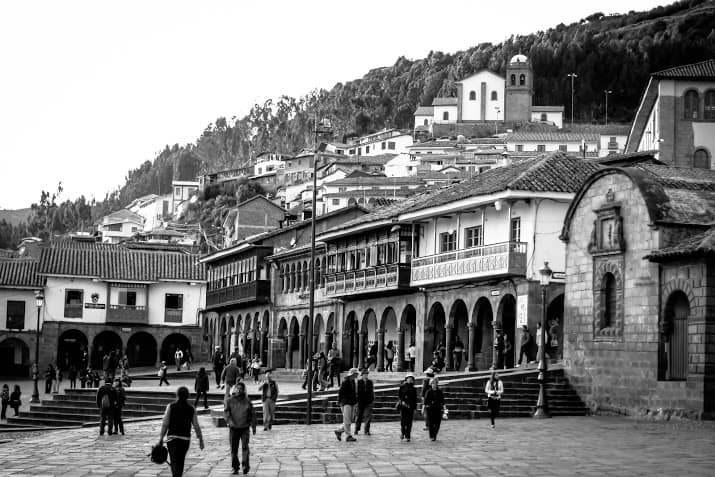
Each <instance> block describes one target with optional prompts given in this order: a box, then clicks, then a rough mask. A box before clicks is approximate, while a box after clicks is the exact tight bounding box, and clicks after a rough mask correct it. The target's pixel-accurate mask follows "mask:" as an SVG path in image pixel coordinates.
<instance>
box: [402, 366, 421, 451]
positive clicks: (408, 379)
mask: <svg viewBox="0 0 715 477" xmlns="http://www.w3.org/2000/svg"><path fill="white" fill-rule="evenodd" d="M414 383H415V375H414V374H412V373H407V375H406V376H405V382H404V383H402V385H401V386H400V391H399V399H400V402H399V404H400V405H399V408H400V440H402V439H407V442H410V437H411V434H412V419H413V418H414V416H415V409H417V390H416V389H415V385H414Z"/></svg>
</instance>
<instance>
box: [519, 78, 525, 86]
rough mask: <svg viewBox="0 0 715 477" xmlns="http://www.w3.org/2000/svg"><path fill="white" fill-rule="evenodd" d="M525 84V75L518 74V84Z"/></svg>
mask: <svg viewBox="0 0 715 477" xmlns="http://www.w3.org/2000/svg"><path fill="white" fill-rule="evenodd" d="M525 84H526V75H519V86H524V85H525Z"/></svg>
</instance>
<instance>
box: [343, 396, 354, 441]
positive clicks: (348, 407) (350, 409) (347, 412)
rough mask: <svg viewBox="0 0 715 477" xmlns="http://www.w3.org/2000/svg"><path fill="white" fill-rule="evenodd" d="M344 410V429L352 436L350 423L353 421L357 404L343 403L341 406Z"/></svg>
mask: <svg viewBox="0 0 715 477" xmlns="http://www.w3.org/2000/svg"><path fill="white" fill-rule="evenodd" d="M340 409H341V410H342V411H343V427H342V429H343V431H345V434H346V435H347V436H351V435H352V433H351V432H350V425H351V424H352V423H353V415H354V414H355V406H354V405H353V404H343V406H342V407H341V408H340Z"/></svg>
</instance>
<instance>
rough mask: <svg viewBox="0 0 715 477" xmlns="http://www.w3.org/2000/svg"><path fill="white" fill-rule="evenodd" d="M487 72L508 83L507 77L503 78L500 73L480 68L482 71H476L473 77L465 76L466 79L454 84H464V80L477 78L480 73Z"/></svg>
mask: <svg viewBox="0 0 715 477" xmlns="http://www.w3.org/2000/svg"><path fill="white" fill-rule="evenodd" d="M485 71H486V72H487V73H491V74H493V75H494V76H496V77H498V78H501V79H503V80H505V81H506V76H502V75H500V74H499V73H497V72H495V71H492V70H490V69H489V68H480V69H478V70H477V71H475V72H474V73H472V74H471V75H469V76H465V77H464V78H462V79H461V80H459V81H455V82H454V84H462V82H463V81H464V80H466V79H469V78H471V77H472V76H477V75H478V74H479V73H483V72H485Z"/></svg>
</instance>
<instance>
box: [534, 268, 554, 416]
mask: <svg viewBox="0 0 715 477" xmlns="http://www.w3.org/2000/svg"><path fill="white" fill-rule="evenodd" d="M539 274H540V275H541V336H540V337H539V399H538V401H536V412H534V417H535V418H537V419H543V418H546V417H551V416H550V415H549V406H548V404H547V402H546V372H547V371H548V365H547V363H546V291H547V289H548V288H549V282H550V281H551V269H550V268H549V262H544V268H542V269H541V270H539Z"/></svg>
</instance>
